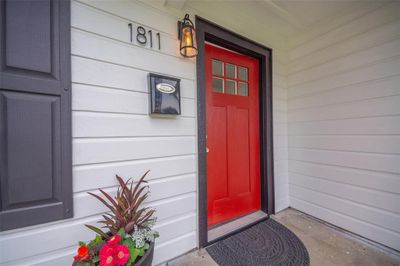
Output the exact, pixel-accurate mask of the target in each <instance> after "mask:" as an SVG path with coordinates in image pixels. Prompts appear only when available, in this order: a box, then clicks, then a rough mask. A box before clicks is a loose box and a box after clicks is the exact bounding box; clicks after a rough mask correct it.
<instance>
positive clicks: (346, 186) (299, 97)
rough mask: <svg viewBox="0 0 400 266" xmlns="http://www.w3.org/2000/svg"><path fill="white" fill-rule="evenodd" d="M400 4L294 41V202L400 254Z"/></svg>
mask: <svg viewBox="0 0 400 266" xmlns="http://www.w3.org/2000/svg"><path fill="white" fill-rule="evenodd" d="M399 14H400V3H399V2H394V3H391V4H387V5H385V6H383V7H380V8H378V9H376V10H374V11H370V12H367V13H365V14H357V16H353V17H352V18H351V17H349V16H347V17H342V18H340V19H337V20H335V21H330V23H329V25H324V26H316V27H314V28H313V29H311V30H310V31H309V32H306V33H304V34H302V35H301V36H298V37H297V38H294V40H293V48H292V49H291V53H290V62H289V66H288V134H289V137H288V139H289V184H290V185H289V191H290V205H291V206H292V207H294V208H296V209H299V210H301V211H304V212H306V213H308V214H311V215H313V216H315V217H318V218H320V219H322V220H325V221H328V222H330V223H332V224H335V225H337V226H339V227H342V228H344V229H347V230H349V231H352V232H354V233H356V234H359V235H361V236H363V237H366V238H368V239H371V240H374V241H377V242H379V243H382V244H384V245H386V246H389V247H391V248H394V249H397V250H400V205H399V202H400V156H399V154H400V136H399V134H400V117H399V115H400V88H399V84H400V15H399Z"/></svg>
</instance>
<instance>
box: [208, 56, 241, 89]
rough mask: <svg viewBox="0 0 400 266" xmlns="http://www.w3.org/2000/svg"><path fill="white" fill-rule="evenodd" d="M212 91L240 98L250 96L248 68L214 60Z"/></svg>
mask: <svg viewBox="0 0 400 266" xmlns="http://www.w3.org/2000/svg"><path fill="white" fill-rule="evenodd" d="M211 72H212V90H213V92H216V93H224V94H230V95H238V96H249V88H248V87H249V84H248V68H247V67H243V66H239V65H235V64H232V63H226V62H223V61H220V60H215V59H213V60H212V71H211Z"/></svg>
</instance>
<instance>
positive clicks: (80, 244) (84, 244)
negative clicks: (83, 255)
mask: <svg viewBox="0 0 400 266" xmlns="http://www.w3.org/2000/svg"><path fill="white" fill-rule="evenodd" d="M78 245H79V246H80V247H81V246H86V243H85V242H83V241H79V242H78Z"/></svg>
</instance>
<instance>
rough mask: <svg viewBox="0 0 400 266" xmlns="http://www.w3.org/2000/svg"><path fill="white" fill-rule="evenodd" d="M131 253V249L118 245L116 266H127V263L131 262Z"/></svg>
mask: <svg viewBox="0 0 400 266" xmlns="http://www.w3.org/2000/svg"><path fill="white" fill-rule="evenodd" d="M129 257H130V253H129V249H128V247H127V246H126V245H118V246H116V248H115V264H116V265H121V266H122V265H125V263H126V262H127V261H128V260H129Z"/></svg>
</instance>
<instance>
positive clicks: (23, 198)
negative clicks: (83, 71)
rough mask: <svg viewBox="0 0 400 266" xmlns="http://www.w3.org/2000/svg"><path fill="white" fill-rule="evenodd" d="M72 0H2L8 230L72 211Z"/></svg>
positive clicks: (1, 170) (0, 175) (2, 153)
mask: <svg viewBox="0 0 400 266" xmlns="http://www.w3.org/2000/svg"><path fill="white" fill-rule="evenodd" d="M70 42H71V40H70V2H69V1H67V0H36V1H21V0H14V1H13V0H1V2H0V53H1V54H0V56H1V58H0V192H1V195H0V230H1V231H4V230H9V229H14V228H19V227H24V226H28V225H34V224H39V223H45V222H50V221H55V220H60V219H65V218H69V217H72V156H71V150H72V149H71V145H72V141H71V77H70V76H71V73H70V72H71V70H70V69H71V63H70V60H71V59H70Z"/></svg>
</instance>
